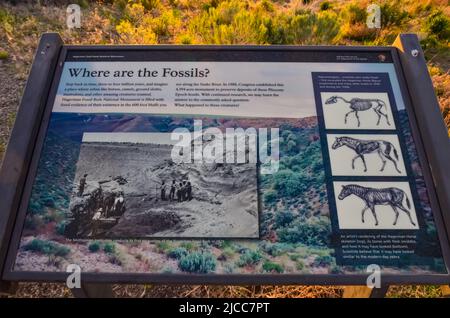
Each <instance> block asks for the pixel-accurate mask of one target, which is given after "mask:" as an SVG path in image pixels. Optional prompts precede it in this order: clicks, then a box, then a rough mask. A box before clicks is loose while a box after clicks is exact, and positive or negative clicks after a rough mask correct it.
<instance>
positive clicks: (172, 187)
mask: <svg viewBox="0 0 450 318" xmlns="http://www.w3.org/2000/svg"><path fill="white" fill-rule="evenodd" d="M176 187H177V182H176V181H175V180H172V184H171V185H170V193H169V200H170V201H173V200H174V199H175V191H176Z"/></svg>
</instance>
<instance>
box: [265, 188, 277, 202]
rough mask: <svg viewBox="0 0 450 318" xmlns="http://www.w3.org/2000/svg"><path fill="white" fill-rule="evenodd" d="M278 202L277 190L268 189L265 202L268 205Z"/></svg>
mask: <svg viewBox="0 0 450 318" xmlns="http://www.w3.org/2000/svg"><path fill="white" fill-rule="evenodd" d="M276 202H277V192H276V191H274V190H268V191H266V192H264V203H265V204H266V205H268V206H271V205H273V204H274V203H276Z"/></svg>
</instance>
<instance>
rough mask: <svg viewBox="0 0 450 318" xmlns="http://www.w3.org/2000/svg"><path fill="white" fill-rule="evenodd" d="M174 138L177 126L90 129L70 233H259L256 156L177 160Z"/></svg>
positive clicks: (97, 235) (82, 155)
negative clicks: (171, 128) (145, 130)
mask: <svg viewBox="0 0 450 318" xmlns="http://www.w3.org/2000/svg"><path fill="white" fill-rule="evenodd" d="M200 138H202V139H203V140H202V145H203V147H205V145H207V144H208V140H205V139H204V138H203V137H202V136H200ZM173 146H174V142H173V141H171V139H170V133H84V135H83V141H82V144H81V148H80V154H79V158H78V162H77V165H76V173H75V179H74V184H73V191H72V195H71V198H70V207H69V211H68V224H67V226H66V229H65V235H66V237H68V238H75V239H76V238H97V239H103V238H105V239H111V238H116V239H118V238H123V239H133V238H156V237H158V238H160V237H163V238H258V237H259V228H258V203H257V202H258V200H257V171H256V164H255V163H249V162H246V163H236V164H228V163H227V164H225V163H216V162H209V163H204V162H195V163H194V162H193V161H192V162H189V163H184V162H178V163H176V162H174V161H173V160H172V156H171V153H172V149H173Z"/></svg>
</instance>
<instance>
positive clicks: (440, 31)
mask: <svg viewBox="0 0 450 318" xmlns="http://www.w3.org/2000/svg"><path fill="white" fill-rule="evenodd" d="M424 30H425V32H427V33H428V35H432V36H436V38H437V39H439V40H444V41H449V39H450V18H449V17H448V16H446V15H445V14H444V13H443V12H442V11H435V12H433V13H431V14H430V15H429V16H428V17H427V19H426V20H425V24H424Z"/></svg>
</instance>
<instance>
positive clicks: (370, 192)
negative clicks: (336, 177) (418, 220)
mask: <svg viewBox="0 0 450 318" xmlns="http://www.w3.org/2000/svg"><path fill="white" fill-rule="evenodd" d="M352 194H354V195H356V196H357V197H359V198H360V199H362V200H363V201H364V202H365V206H364V208H363V209H362V211H361V221H362V223H364V213H365V212H366V210H367V209H370V210H371V211H372V214H373V216H374V218H375V225H378V218H377V214H376V212H375V206H376V205H390V206H391V207H392V209H393V210H394V212H395V220H394V223H393V225H396V224H397V220H398V216H399V214H400V212H399V211H398V209H400V210H402V211H403V212H405V213H406V214H407V215H408V217H409V221H410V222H411V224H412V225H413V226H416V224H415V223H414V221H413V219H412V217H411V212H410V211H409V210H407V209H406V208H405V207H404V206H403V203H402V202H403V199H404V198H406V205H407V206H408V209H410V208H411V204H410V202H409V199H408V196H407V195H406V193H405V192H404V191H403V190H401V189H399V188H381V189H375V188H367V187H363V186H360V185H357V184H349V185H343V186H342V190H341V193H340V194H339V196H338V198H339V200H344V199H345V198H346V197H348V196H349V195H352Z"/></svg>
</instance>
